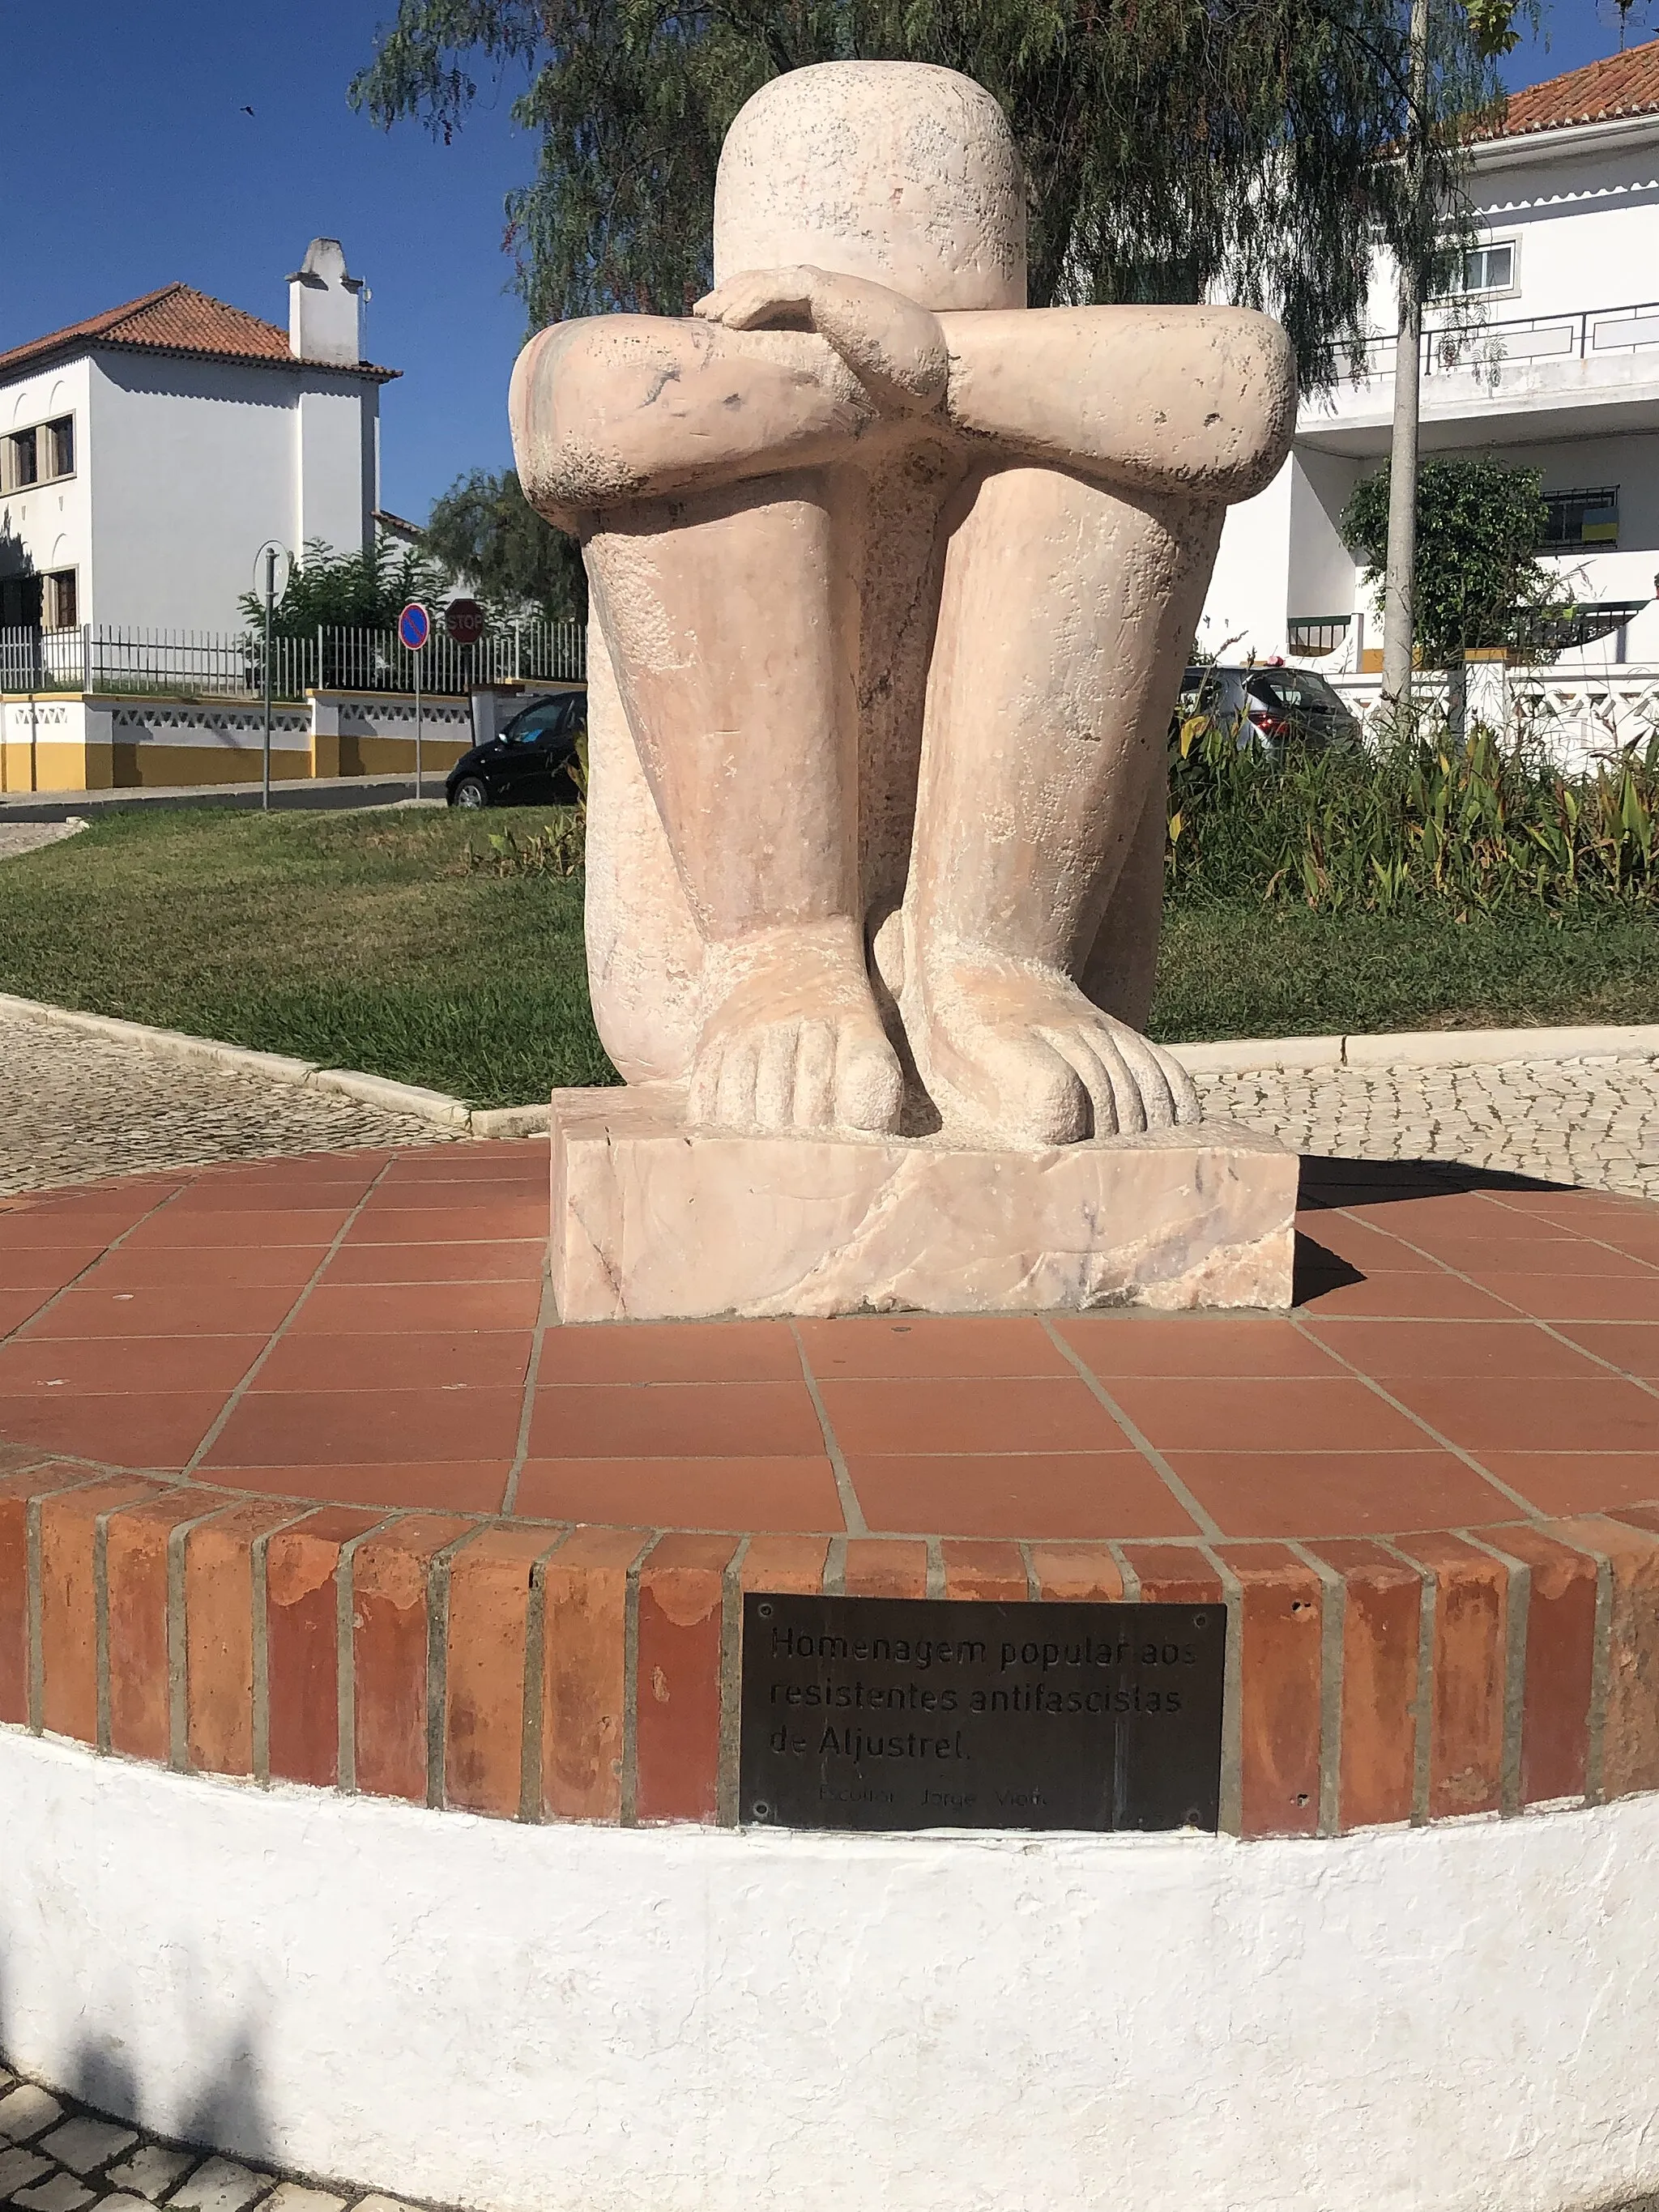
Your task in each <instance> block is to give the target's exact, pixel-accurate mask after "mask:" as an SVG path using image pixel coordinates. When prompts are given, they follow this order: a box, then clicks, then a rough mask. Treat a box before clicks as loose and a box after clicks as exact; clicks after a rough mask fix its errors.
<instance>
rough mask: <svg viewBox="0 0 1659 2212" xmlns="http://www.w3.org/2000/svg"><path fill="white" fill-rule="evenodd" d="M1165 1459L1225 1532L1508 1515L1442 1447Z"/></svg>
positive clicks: (1377, 1528) (1495, 1493)
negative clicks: (1439, 1449)
mask: <svg viewBox="0 0 1659 2212" xmlns="http://www.w3.org/2000/svg"><path fill="white" fill-rule="evenodd" d="M1170 1466H1171V1467H1172V1468H1174V1469H1175V1471H1176V1474H1177V1475H1178V1476H1179V1477H1180V1478H1181V1480H1182V1482H1184V1483H1185V1484H1186V1486H1187V1487H1188V1489H1189V1490H1190V1491H1191V1492H1192V1493H1193V1495H1194V1498H1197V1500H1198V1501H1199V1503H1200V1505H1202V1506H1203V1507H1204V1509H1205V1510H1206V1512H1207V1513H1209V1514H1210V1515H1211V1516H1212V1517H1213V1518H1214V1519H1215V1520H1216V1521H1217V1522H1219V1524H1220V1526H1221V1528H1223V1530H1224V1531H1225V1534H1228V1535H1229V1536H1241V1537H1242V1536H1368V1535H1371V1534H1386V1533H1387V1532H1388V1531H1389V1530H1391V1529H1407V1528H1445V1527H1447V1526H1448V1525H1452V1526H1465V1525H1467V1524H1468V1523H1469V1522H1489V1521H1503V1520H1513V1519H1514V1518H1515V1516H1516V1509H1515V1507H1514V1505H1513V1504H1511V1503H1510V1500H1509V1499H1508V1498H1505V1497H1504V1493H1503V1492H1502V1491H1501V1490H1497V1489H1494V1488H1493V1486H1492V1484H1491V1483H1489V1482H1484V1481H1482V1480H1481V1479H1480V1476H1479V1475H1478V1474H1474V1472H1473V1470H1472V1469H1470V1468H1468V1467H1466V1466H1465V1465H1464V1463H1463V1462H1462V1460H1460V1459H1457V1458H1455V1457H1454V1456H1453V1455H1452V1454H1451V1453H1450V1452H1445V1451H1435V1450H1428V1451H1378V1452H1370V1451H1355V1452H1317V1451H1304V1452H1291V1451H1255V1452H1244V1451H1235V1452H1179V1451H1178V1452H1171V1453H1170Z"/></svg>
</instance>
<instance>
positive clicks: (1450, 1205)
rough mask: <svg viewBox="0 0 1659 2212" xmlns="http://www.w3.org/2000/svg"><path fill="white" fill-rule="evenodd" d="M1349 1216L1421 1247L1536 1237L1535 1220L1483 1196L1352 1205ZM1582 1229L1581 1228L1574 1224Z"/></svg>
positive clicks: (1459, 1194) (1467, 1193) (1462, 1193)
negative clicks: (1432, 1243)
mask: <svg viewBox="0 0 1659 2212" xmlns="http://www.w3.org/2000/svg"><path fill="white" fill-rule="evenodd" d="M1345 1210H1346V1211H1348V1212H1352V1213H1353V1214H1354V1215H1356V1216H1357V1218H1358V1219H1359V1220H1361V1221H1363V1222H1364V1224H1365V1225H1366V1226H1367V1227H1368V1228H1371V1229H1376V1230H1380V1231H1383V1232H1384V1233H1385V1234H1390V1235H1395V1236H1399V1237H1405V1238H1406V1239H1407V1242H1408V1243H1413V1244H1424V1243H1429V1242H1430V1241H1431V1239H1433V1238H1436V1237H1439V1238H1442V1239H1443V1238H1446V1237H1463V1238H1469V1237H1475V1238H1488V1237H1502V1238H1507V1237H1538V1236H1541V1235H1548V1234H1550V1233H1551V1232H1550V1231H1544V1230H1541V1229H1540V1228H1539V1225H1538V1217H1537V1216H1536V1215H1535V1214H1532V1213H1522V1212H1516V1211H1515V1209H1514V1208H1512V1207H1510V1206H1501V1205H1498V1204H1497V1203H1495V1202H1494V1200H1493V1199H1492V1197H1491V1196H1489V1195H1488V1194H1486V1193H1485V1192H1479V1191H1455V1192H1451V1193H1449V1194H1446V1195H1445V1196H1443V1197H1437V1198H1419V1199H1413V1200H1409V1201H1408V1202H1407V1203H1406V1204H1404V1205H1370V1204H1366V1203H1364V1202H1361V1203H1358V1204H1356V1205H1354V1206H1351V1207H1349V1208H1346V1209H1345ZM1578 1226H1581V1227H1582V1224H1581V1225H1578Z"/></svg>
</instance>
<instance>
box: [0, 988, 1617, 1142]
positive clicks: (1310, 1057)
mask: <svg viewBox="0 0 1659 2212" xmlns="http://www.w3.org/2000/svg"><path fill="white" fill-rule="evenodd" d="M5 1014H15V1015H19V1016H21V1017H22V1018H24V1019H26V1020H30V1021H38V1022H47V1023H50V1024H52V1025H53V1026H54V1027H56V1028H58V1029H70V1030H86V1031H88V1032H89V1033H90V1034H91V1035H93V1036H106V1037H110V1038H112V1039H114V1040H115V1041H116V1042H118V1043H121V1044H131V1045H136V1046H137V1048H139V1049H140V1050H141V1051H144V1052H153V1053H155V1054H161V1055H171V1056H172V1057H173V1058H174V1059H178V1060H204V1061H207V1062H209V1063H210V1064H211V1065H212V1066H218V1067H224V1068H228V1069H231V1070H233V1071H234V1072H236V1073H241V1074H244V1075H262V1076H264V1079H265V1080H266V1081H267V1082H270V1083H308V1084H310V1085H312V1086H313V1089H315V1090H318V1091H337V1092H339V1093H340V1094H341V1095H342V1096H343V1097H347V1098H356V1099H358V1100H360V1101H362V1103H363V1104H365V1105H368V1106H379V1107H381V1108H383V1109H385V1110H386V1112H387V1113H392V1114H407V1115H410V1117H411V1118H412V1119H414V1120H416V1121H436V1122H441V1123H442V1124H444V1125H445V1126H446V1127H449V1128H452V1129H464V1130H465V1132H466V1133H467V1135H468V1136H470V1137H473V1138H476V1139H478V1140H479V1141H481V1142H488V1141H495V1142H498V1143H499V1142H501V1140H503V1139H508V1138H513V1137H539V1136H545V1134H546V1133H547V1115H548V1109H547V1108H546V1107H545V1106H533V1105H532V1106H469V1105H468V1104H467V1103H466V1102H465V1099H462V1098H452V1097H450V1095H449V1094H448V1092H447V1091H429V1090H426V1089H424V1088H423V1087H422V1085H419V1084H415V1083H395V1082H393V1081H392V1079H391V1078H390V1077H389V1076H385V1075H364V1074H362V1073H359V1072H358V1071H357V1070H356V1069H355V1068H349V1067H323V1066H319V1064H318V1062H317V1061H316V1060H295V1059H293V1058H291V1057H290V1056H289V1054H286V1053H280V1052H252V1051H250V1050H249V1049H248V1048H246V1047H245V1046H242V1045H236V1044H222V1043H220V1042H218V1040H217V1039H216V1038H213V1037H198V1036H189V1035H187V1034H186V1032H185V1031H184V1030H161V1029H153V1028H151V1027H150V1025H149V1024H148V1023H145V1022H128V1021H123V1020H121V1019H120V1018H118V1016H116V1015H113V1014H83V1013H80V1012H77V1011H76V1009H75V1008H73V1007H70V1006H50V1005H48V1004H47V1003H46V1001H45V1000H40V999H20V998H16V997H15V996H13V994H11V993H10V992H9V991H0V1015H5ZM1164 1049H1165V1050H1166V1051H1168V1052H1172V1053H1174V1054H1176V1058H1177V1059H1178V1060H1180V1061H1181V1064H1182V1066H1183V1067H1185V1068H1186V1069H1187V1070H1188V1073H1190V1074H1193V1075H1250V1074H1255V1073H1272V1072H1273V1071H1279V1072H1281V1073H1304V1072H1308V1071H1311V1070H1317V1069H1319V1068H1325V1067H1496V1066H1504V1064H1506V1063H1512V1062H1517V1061H1518V1062H1528V1063H1531V1064H1532V1065H1534V1066H1537V1065H1539V1064H1541V1063H1547V1062H1550V1061H1555V1060H1659V1022H1645V1023H1632V1024H1626V1025H1618V1024H1601V1025H1600V1026H1591V1027H1565V1028H1559V1029H1535V1030H1382V1031H1379V1032H1377V1033H1375V1034H1373V1035H1369V1036H1364V1035H1352V1036H1310V1037H1227V1038H1223V1039H1221V1040H1219V1041H1218V1042H1213V1043H1208V1044H1173V1045H1166V1046H1165V1047H1164Z"/></svg>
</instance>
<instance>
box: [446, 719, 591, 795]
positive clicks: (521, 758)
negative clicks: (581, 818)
mask: <svg viewBox="0 0 1659 2212" xmlns="http://www.w3.org/2000/svg"><path fill="white" fill-rule="evenodd" d="M586 729H587V694H586V692H585V691H566V692H564V693H562V695H561V696H559V697H558V698H556V699H538V700H537V701H536V702H535V703H534V705H532V706H529V707H521V708H520V710H519V712H518V713H517V714H515V715H514V716H513V720H511V721H510V722H509V723H508V724H507V727H506V728H505V729H504V730H503V731H502V732H501V735H500V737H498V738H491V739H490V740H489V744H483V745H474V746H473V748H472V750H471V752H466V753H463V754H462V755H461V757H460V758H459V760H458V761H457V762H456V763H455V765H454V767H453V769H450V771H449V776H448V780H447V782H446V783H445V785H444V789H445V791H446V792H447V794H448V798H449V803H450V805H452V806H573V805H574V804H575V801H576V786H575V783H574V780H573V778H572V776H571V773H570V771H571V768H572V766H573V764H574V761H575V757H576V744H577V741H578V740H579V739H580V738H581V737H583V736H584V735H585V734H586Z"/></svg>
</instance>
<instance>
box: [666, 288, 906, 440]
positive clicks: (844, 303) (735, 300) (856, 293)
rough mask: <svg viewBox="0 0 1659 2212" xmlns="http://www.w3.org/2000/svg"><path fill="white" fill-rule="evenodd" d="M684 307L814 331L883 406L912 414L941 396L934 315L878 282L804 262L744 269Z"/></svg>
mask: <svg viewBox="0 0 1659 2212" xmlns="http://www.w3.org/2000/svg"><path fill="white" fill-rule="evenodd" d="M691 312H692V313H693V314H694V315H697V316H700V317H701V318H702V320H703V321H705V322H709V323H721V324H724V325H725V326H726V329H727V330H729V331H757V330H765V329H768V328H774V329H775V328H779V327H784V328H788V327H794V328H803V327H804V328H805V329H807V330H811V331H817V333H818V335H819V337H824V338H827V339H828V340H829V343H830V344H831V345H832V346H834V348H835V349H836V352H837V353H838V354H839V355H840V356H841V357H842V360H843V361H844V362H846V363H847V365H848V368H850V369H851V370H852V371H853V373H854V375H855V376H856V377H857V378H858V379H859V380H860V383H861V384H862V385H863V386H864V387H865V389H866V391H867V392H869V394H870V396H871V398H872V399H873V400H874V401H875V402H876V404H877V405H878V407H880V408H881V409H882V410H883V411H884V413H899V414H907V415H908V414H915V413H916V412H918V411H919V410H923V409H926V408H929V407H936V406H937V405H938V404H939V401H940V400H941V399H942V398H944V396H945V377H946V374H947V368H948V362H947V357H946V354H945V333H944V331H942V330H941V328H940V327H939V318H938V317H937V316H936V315H934V314H933V313H930V312H929V311H928V309H927V308H926V307H918V306H917V305H916V303H915V301H914V300H907V299H906V298H905V297H904V295H903V294H902V292H892V291H890V290H889V289H887V287H886V286H885V285H884V284H871V283H866V282H865V280H864V279H863V278H862V277H858V276H837V275H836V274H835V273H834V272H833V271H832V270H825V269H815V268H813V267H812V266H811V264H807V263H802V264H799V265H797V266H796V267H794V268H792V269H749V270H740V271H739V272H738V275H737V276H728V277H727V278H726V281H725V283H722V284H717V285H716V286H715V288H714V290H713V291H712V292H710V293H708V294H707V295H705V296H704V297H703V298H702V299H701V300H699V301H697V303H696V307H693V309H692V310H691Z"/></svg>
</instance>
